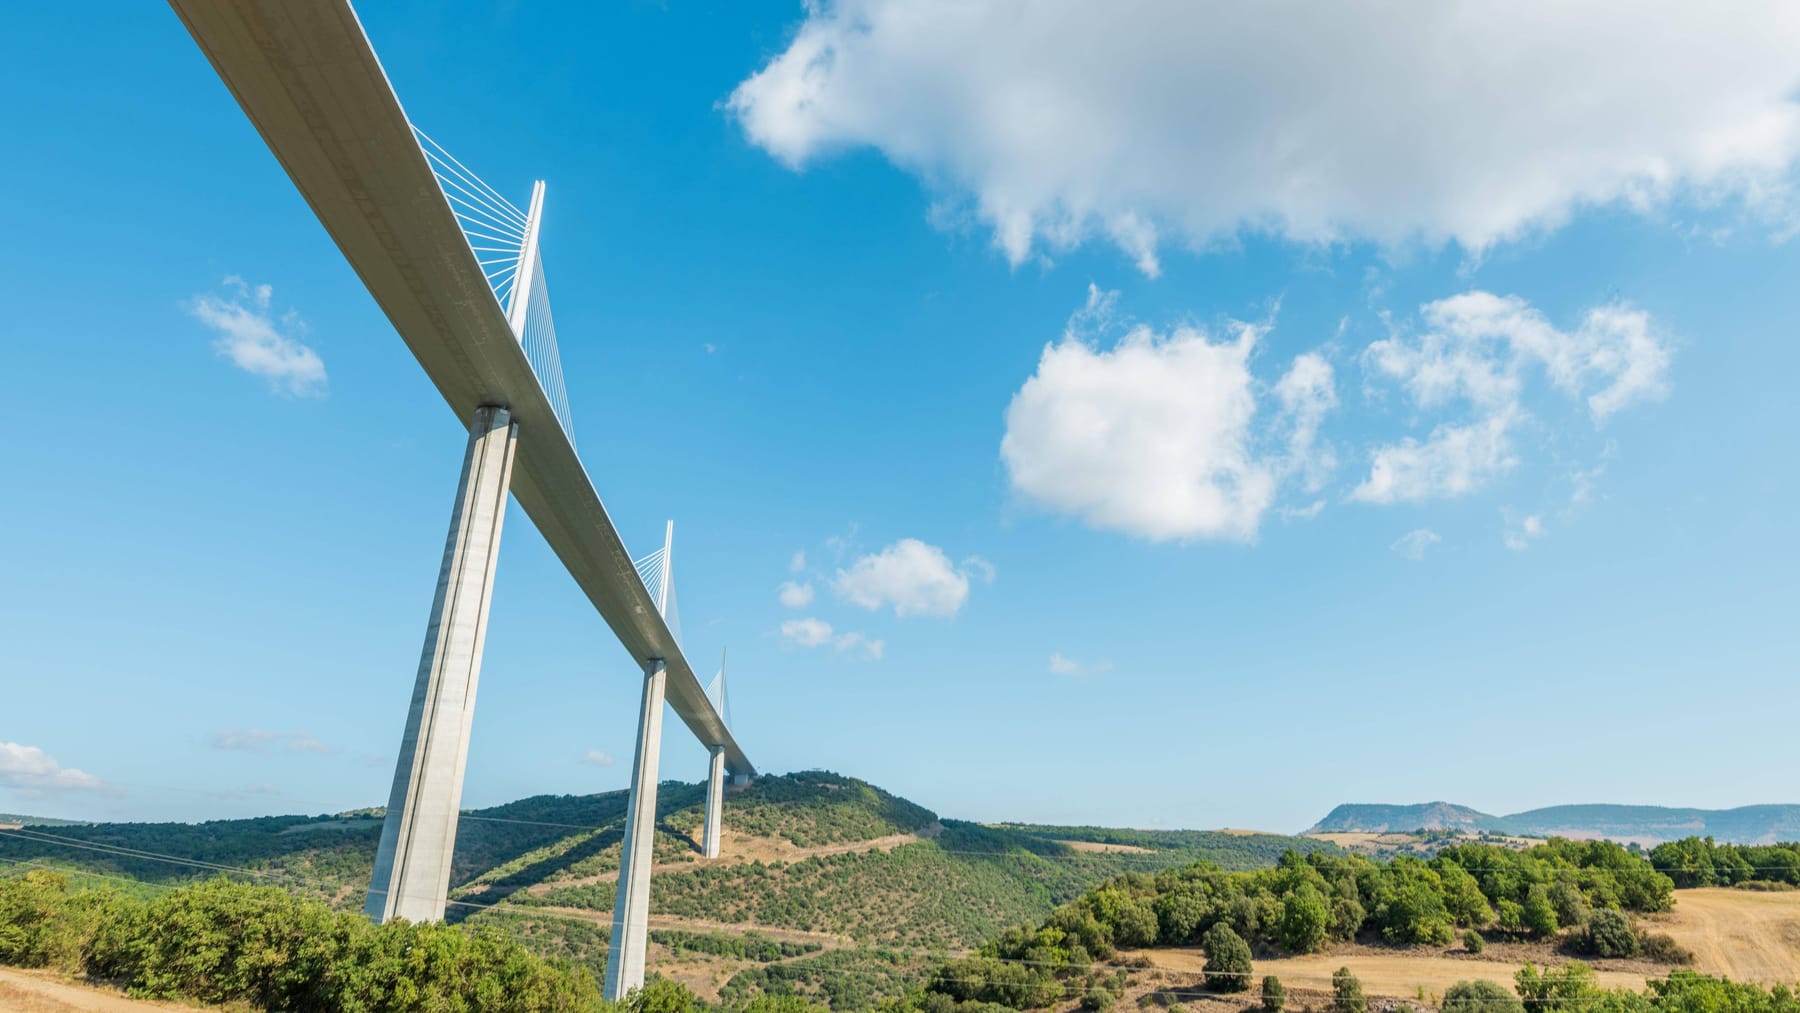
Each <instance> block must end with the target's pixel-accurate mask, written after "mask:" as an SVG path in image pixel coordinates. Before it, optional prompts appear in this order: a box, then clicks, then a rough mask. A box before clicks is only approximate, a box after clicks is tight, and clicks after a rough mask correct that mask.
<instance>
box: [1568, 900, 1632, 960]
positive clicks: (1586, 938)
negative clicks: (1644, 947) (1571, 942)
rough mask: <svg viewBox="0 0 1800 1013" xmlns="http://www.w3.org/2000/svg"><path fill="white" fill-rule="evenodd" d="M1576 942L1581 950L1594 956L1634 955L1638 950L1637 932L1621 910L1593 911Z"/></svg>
mask: <svg viewBox="0 0 1800 1013" xmlns="http://www.w3.org/2000/svg"><path fill="white" fill-rule="evenodd" d="M1577 942H1578V943H1579V944H1580V946H1581V950H1582V952H1584V953H1591V954H1593V955H1594V956H1596V957H1635V956H1637V952H1638V937H1637V932H1635V931H1634V930H1633V929H1632V927H1631V919H1629V918H1627V917H1625V913H1624V912H1622V911H1612V910H1606V911H1596V912H1594V915H1593V917H1591V918H1589V919H1588V923H1587V927H1586V928H1584V929H1582V931H1581V935H1580V936H1578V937H1577Z"/></svg>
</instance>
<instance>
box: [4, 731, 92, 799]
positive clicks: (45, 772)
mask: <svg viewBox="0 0 1800 1013" xmlns="http://www.w3.org/2000/svg"><path fill="white" fill-rule="evenodd" d="M0 788H7V789H10V790H11V791H12V792H13V793H14V794H15V795H19V796H21V797H24V798H41V797H43V796H46V795H53V794H56V793H58V792H64V791H108V790H110V789H109V788H108V786H107V784H106V782H104V781H102V780H100V779H99V778H97V777H95V776H94V775H92V774H90V773H88V772H87V771H85V770H76V769H75V768H74V767H65V766H63V765H62V764H60V763H58V762H56V758H55V757H53V756H51V755H50V754H49V753H46V752H44V751H43V750H42V749H39V748H38V747H36V746H27V745H24V744H22V743H18V742H0Z"/></svg>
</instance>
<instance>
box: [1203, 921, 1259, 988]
mask: <svg viewBox="0 0 1800 1013" xmlns="http://www.w3.org/2000/svg"><path fill="white" fill-rule="evenodd" d="M1200 945H1202V946H1204V947H1205V948H1206V963H1205V965H1204V966H1202V967H1201V968H1200V971H1201V973H1202V974H1203V975H1204V976H1205V978H1206V987H1207V988H1210V989H1212V990H1213V991H1215V992H1243V991H1247V990H1248V989H1249V988H1250V944H1248V943H1246V942H1244V938H1243V937H1242V936H1240V935H1238V934H1237V933H1236V932H1233V931H1232V930H1231V926H1229V925H1227V924H1225V923H1224V922H1220V923H1218V924H1217V925H1214V926H1213V927H1212V928H1210V929H1207V930H1206V935H1205V936H1203V937H1201V941H1200Z"/></svg>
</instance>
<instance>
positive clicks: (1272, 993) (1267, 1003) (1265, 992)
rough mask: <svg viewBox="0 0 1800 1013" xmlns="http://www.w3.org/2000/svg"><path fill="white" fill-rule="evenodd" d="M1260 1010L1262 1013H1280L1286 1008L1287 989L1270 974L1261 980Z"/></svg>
mask: <svg viewBox="0 0 1800 1013" xmlns="http://www.w3.org/2000/svg"><path fill="white" fill-rule="evenodd" d="M1262 1008H1263V1013H1281V1011H1282V1010H1284V1009H1286V1008H1287V989H1286V988H1283V987H1282V985H1281V979H1280V978H1277V977H1275V976H1274V975H1272V974H1271V975H1267V976H1266V977H1264V978H1263V980H1262Z"/></svg>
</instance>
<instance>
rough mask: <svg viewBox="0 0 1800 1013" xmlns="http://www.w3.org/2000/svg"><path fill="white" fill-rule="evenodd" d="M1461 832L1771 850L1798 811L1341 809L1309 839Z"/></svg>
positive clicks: (1437, 805) (1795, 833)
mask: <svg viewBox="0 0 1800 1013" xmlns="http://www.w3.org/2000/svg"><path fill="white" fill-rule="evenodd" d="M1411 830H1464V831H1488V832H1491V833H1502V834H1519V835H1523V836H1528V837H1579V838H1590V837H1605V838H1609V839H1611V840H1616V841H1622V842H1628V843H1629V842H1636V843H1638V844H1646V845H1648V844H1656V843H1660V842H1663V841H1674V840H1680V839H1681V838H1684V837H1711V838H1713V839H1714V840H1717V841H1720V842H1721V843H1724V842H1729V843H1733V844H1772V843H1774V842H1776V841H1787V840H1794V839H1796V838H1800V805H1750V806H1740V807H1739V808H1736V809H1675V808H1668V807H1665V806H1653V805H1559V806H1550V807H1548V808H1544V809H1532V810H1528V811H1526V812H1522V813H1514V814H1512V815H1510V816H1490V815H1488V814H1487V813H1484V812H1480V811H1478V810H1475V809H1470V808H1468V807H1467V806H1460V805H1452V804H1450V803H1448V802H1429V803H1425V804H1422V805H1356V804H1352V805H1340V806H1338V807H1337V808H1335V809H1333V810H1331V812H1330V813H1329V814H1328V815H1326V817H1325V818H1324V819H1322V820H1320V821H1319V822H1318V823H1317V824H1316V825H1314V826H1313V827H1312V828H1311V829H1309V830H1307V831H1306V833H1308V834H1325V833H1388V832H1395V831H1411Z"/></svg>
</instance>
